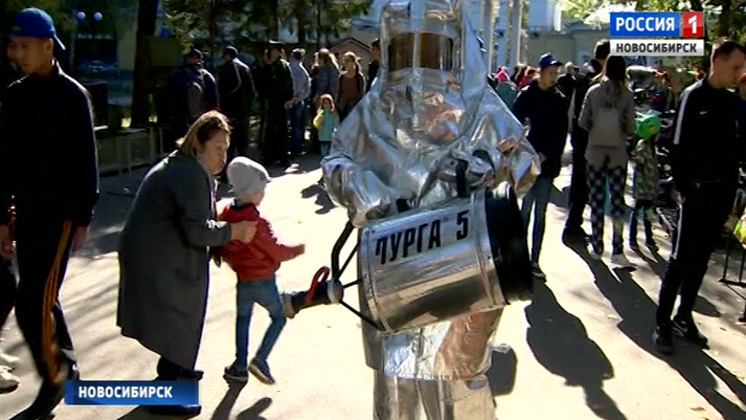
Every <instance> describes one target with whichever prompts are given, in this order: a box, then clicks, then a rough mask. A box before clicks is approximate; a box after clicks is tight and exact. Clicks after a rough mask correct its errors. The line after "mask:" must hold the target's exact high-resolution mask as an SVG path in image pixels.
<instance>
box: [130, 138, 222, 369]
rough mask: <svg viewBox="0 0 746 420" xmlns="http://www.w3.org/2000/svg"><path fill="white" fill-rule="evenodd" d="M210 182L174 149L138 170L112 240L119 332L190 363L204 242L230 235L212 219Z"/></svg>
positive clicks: (205, 274)
mask: <svg viewBox="0 0 746 420" xmlns="http://www.w3.org/2000/svg"><path fill="white" fill-rule="evenodd" d="M213 197H214V181H213V180H212V178H211V177H210V176H209V175H208V174H207V171H205V169H204V168H203V167H202V165H201V164H200V163H199V162H197V160H196V159H194V158H193V157H190V156H187V155H185V154H183V153H181V152H179V151H176V152H174V153H172V154H171V155H169V156H168V157H166V158H165V159H163V160H162V161H161V162H160V163H158V164H157V165H156V166H155V167H153V168H152V169H151V170H150V172H148V174H147V175H146V176H145V179H144V180H143V183H142V185H141V187H140V190H139V191H138V192H137V196H136V197H135V201H134V203H133V204H132V208H131V209H130V214H129V217H128V218H127V222H126V223H125V226H124V229H123V230H122V234H121V237H120V245H119V269H120V280H119V307H118V311H117V325H118V326H119V327H121V329H122V335H124V336H126V337H131V338H134V339H136V340H138V341H139V342H140V343H141V344H142V345H143V346H145V347H146V348H148V349H150V350H152V351H154V352H155V353H158V354H159V355H161V356H163V357H165V358H166V359H168V360H170V361H171V362H173V363H176V364H177V365H179V366H181V367H183V368H186V369H193V368H194V365H195V362H196V360H197V353H198V352H199V346H200V340H201V337H202V327H203V324H204V320H205V310H206V306H207V289H208V284H209V262H210V255H209V247H214V246H219V245H222V244H225V243H227V242H228V241H229V240H230V226H228V225H227V224H226V223H223V222H216V221H215V218H216V214H215V205H214V198H213Z"/></svg>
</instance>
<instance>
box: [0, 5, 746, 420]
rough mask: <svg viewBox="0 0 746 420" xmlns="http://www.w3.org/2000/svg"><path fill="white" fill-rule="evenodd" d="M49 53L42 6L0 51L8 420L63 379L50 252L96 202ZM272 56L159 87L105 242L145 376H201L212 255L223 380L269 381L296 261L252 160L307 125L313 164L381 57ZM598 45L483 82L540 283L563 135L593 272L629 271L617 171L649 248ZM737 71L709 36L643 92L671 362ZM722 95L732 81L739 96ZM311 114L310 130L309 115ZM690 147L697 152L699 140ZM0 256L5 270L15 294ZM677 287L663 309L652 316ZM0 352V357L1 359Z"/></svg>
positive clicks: (231, 54)
mask: <svg viewBox="0 0 746 420" xmlns="http://www.w3.org/2000/svg"><path fill="white" fill-rule="evenodd" d="M60 49H64V45H63V44H62V42H61V41H60V40H59V38H58V37H57V35H56V31H55V28H54V24H53V22H52V19H51V18H50V17H49V15H48V14H46V13H45V12H43V11H41V10H39V9H34V8H32V9H26V10H24V11H22V12H20V13H19V14H18V16H17V17H16V25H15V26H14V32H13V33H12V37H11V44H10V48H9V50H8V53H9V58H11V59H12V60H14V61H15V62H17V63H18V65H19V66H20V67H21V69H22V70H23V72H24V73H25V74H26V75H27V76H26V77H24V78H22V79H20V80H18V81H16V82H14V83H13V84H12V85H11V86H10V87H9V88H8V89H7V91H6V92H5V94H4V95H3V102H2V108H1V109H0V130H2V136H1V137H0V158H2V162H0V205H2V209H0V210H1V211H0V256H2V259H0V262H1V263H2V264H0V282H2V283H0V291H2V293H0V299H1V302H0V303H1V304H2V306H1V307H0V326H2V324H4V323H5V321H6V319H7V317H8V314H9V313H10V311H11V309H12V308H13V307H15V311H16V317H17V320H18V326H19V328H20V330H21V332H22V333H23V336H24V338H25V340H26V343H27V344H28V346H29V348H30V350H31V354H32V356H33V358H34V363H35V366H36V369H37V372H38V373H39V375H40V377H41V378H42V386H41V389H40V391H39V394H38V396H37V398H36V400H35V401H34V402H33V403H32V404H31V405H30V406H29V408H28V409H27V410H25V411H24V412H22V413H20V414H19V415H18V416H17V417H16V419H32V418H33V419H37V418H42V417H45V416H46V415H48V414H49V413H51V412H52V410H53V409H54V408H55V406H56V405H57V404H59V402H60V401H61V398H62V395H63V383H64V380H66V379H77V378H78V377H79V373H78V370H77V362H76V358H75V353H74V350H73V343H72V340H71V337H70V334H69V333H68V331H67V327H66V324H65V318H64V314H63V311H62V307H61V306H60V304H59V299H58V294H59V288H60V285H61V283H62V281H63V279H64V275H65V268H66V265H67V260H68V259H69V257H70V254H71V253H72V252H74V251H76V250H77V249H79V248H80V247H81V246H82V244H83V242H84V241H85V239H86V235H87V232H88V226H89V224H90V222H91V219H92V217H93V212H94V208H95V206H96V203H97V201H98V195H99V192H98V164H97V156H96V155H97V152H96V143H95V138H94V128H93V118H92V114H91V103H90V99H89V96H88V94H87V93H86V91H85V89H84V88H83V87H82V86H81V85H80V84H79V83H78V82H77V81H75V80H74V79H73V78H71V77H70V76H68V75H66V74H65V73H64V72H63V71H62V70H61V69H60V67H59V65H58V63H57V61H56V60H55V55H54V54H55V51H56V50H60ZM284 49H285V46H284V45H283V44H281V43H277V42H271V43H270V44H269V46H268V48H267V50H266V53H265V55H264V57H263V63H262V64H261V65H260V66H259V68H258V69H254V70H252V69H251V68H249V67H248V66H247V65H246V64H244V63H242V62H241V61H240V59H239V52H238V50H237V49H236V48H235V47H232V46H229V47H227V48H225V50H224V54H223V63H222V65H221V67H220V68H219V70H218V71H217V77H214V76H213V75H212V74H211V73H210V72H208V71H207V70H206V69H204V67H203V63H202V59H203V58H202V54H201V53H200V52H199V51H197V50H192V51H191V52H190V53H189V54H187V56H186V61H185V65H184V66H183V67H182V68H180V69H178V70H177V71H175V72H174V75H173V77H172V80H171V82H170V87H169V89H171V90H172V92H173V93H174V95H175V96H174V98H175V99H174V101H173V102H174V103H175V104H176V109H174V112H173V117H174V124H175V125H176V126H177V127H178V128H179V129H183V131H184V132H183V134H182V135H180V137H181V138H180V140H179V142H178V143H177V144H176V146H175V150H174V151H173V152H172V153H170V154H168V156H166V157H165V158H164V159H163V160H162V161H161V162H159V163H158V164H156V165H155V166H154V167H153V168H151V170H150V171H149V172H148V174H147V175H146V176H145V178H144V180H143V182H142V185H141V188H140V189H139V191H138V193H137V196H136V198H135V200H134V202H133V204H132V206H131V209H130V213H129V215H128V218H127V221H126V223H125V226H124V229H123V231H122V233H121V237H120V246H119V264H120V289H119V306H118V313H117V324H118V326H119V327H120V328H121V332H122V334H123V335H124V336H126V337H131V338H134V339H137V340H138V341H139V342H140V343H141V344H142V345H143V346H144V347H146V348H147V349H149V350H151V351H153V352H155V353H157V354H158V355H159V356H160V359H159V362H158V366H157V377H158V378H159V379H164V380H166V379H173V380H175V379H180V380H197V381H198V380H200V379H201V378H202V375H203V372H201V371H199V370H197V369H196V366H195V363H196V359H197V354H198V352H199V347H200V340H201V335H202V328H203V326H204V320H205V309H206V303H207V291H208V282H209V264H210V262H211V261H215V262H216V263H218V264H220V263H221V262H225V263H226V264H227V265H229V266H230V267H231V268H232V269H233V271H235V273H236V277H237V286H236V288H237V289H236V295H237V297H236V325H235V328H236V342H235V347H236V355H235V359H234V360H233V361H232V362H231V363H230V364H229V365H227V366H226V367H225V370H224V374H225V377H226V379H229V380H239V381H246V380H248V375H249V373H251V374H253V375H254V376H256V377H257V378H258V379H259V380H260V381H262V382H264V383H267V384H272V383H274V378H273V377H272V374H271V371H270V368H269V363H268V357H269V355H270V352H271V350H272V348H273V346H274V344H275V343H276V342H277V340H278V337H279V336H280V333H281V331H282V329H283V327H284V325H285V317H284V316H283V314H282V311H281V304H280V299H279V293H278V287H277V284H276V279H275V274H276V272H277V270H278V269H279V267H280V264H281V263H282V262H284V261H287V260H290V259H292V258H295V257H297V256H299V255H301V254H302V253H303V252H304V251H305V247H304V246H303V245H293V246H289V245H284V244H282V243H281V242H280V241H278V240H277V238H276V237H275V235H274V234H273V233H272V229H271V226H270V224H269V223H268V222H267V220H266V219H265V218H263V217H262V215H261V213H260V212H259V206H260V205H261V202H262V200H263V198H264V195H265V193H266V187H267V185H268V183H269V182H270V177H269V174H268V172H267V168H266V167H267V166H269V165H272V164H275V163H280V164H287V162H288V161H289V159H291V157H292V156H294V155H295V156H297V155H300V154H302V153H304V152H305V150H304V145H305V144H306V141H305V140H306V133H307V128H308V131H310V133H311V136H310V138H311V142H312V144H314V143H315V144H318V146H319V149H320V150H321V151H322V154H327V153H328V151H329V145H330V143H331V141H332V138H333V133H334V130H336V129H339V127H340V124H343V122H344V120H345V118H346V117H347V115H348V114H349V113H350V111H351V110H352V109H353V108H354V107H355V105H356V104H357V102H358V101H360V99H361V98H362V97H363V96H364V95H365V93H366V91H367V90H369V89H370V87H371V84H372V83H373V81H374V80H375V77H376V74H377V72H378V68H379V65H380V64H379V60H380V44H379V43H378V42H374V43H373V44H372V45H371V50H372V55H373V61H372V62H371V64H370V67H369V69H368V71H367V76H366V75H364V74H363V71H362V69H361V68H360V63H359V59H358V57H357V56H356V55H355V54H353V53H351V52H348V53H345V54H343V55H342V64H341V65H340V64H338V62H337V59H336V57H335V55H334V54H333V53H331V52H330V51H329V50H326V49H321V50H319V51H318V52H317V53H315V54H314V65H313V66H312V67H311V68H310V69H309V68H306V65H305V52H304V51H303V50H301V49H296V50H293V51H292V52H291V58H290V60H289V61H286V59H285V52H284ZM610 52H611V51H610V45H609V42H608V41H599V42H598V43H597V45H596V47H595V51H594V58H593V60H592V61H591V63H590V64H589V66H588V67H587V68H585V69H584V70H583V71H581V70H580V69H579V68H578V67H576V66H574V65H572V63H567V64H563V63H561V62H560V61H559V60H557V59H555V57H554V56H552V54H551V53H547V54H544V55H542V57H541V58H540V59H539V61H538V63H537V67H536V68H525V69H524V68H521V69H517V70H516V71H515V72H514V74H513V76H512V77H511V76H509V75H508V74H507V71H506V69H504V68H501V69H499V71H498V73H497V74H496V76H495V79H496V80H497V81H498V82H499V83H512V84H514V85H516V86H518V87H520V90H519V91H518V93H517V95H516V97H515V99H514V100H512V99H510V100H509V99H506V100H505V102H506V103H507V104H508V106H509V107H510V108H511V109H512V110H513V113H514V114H515V116H516V118H517V119H518V120H519V121H520V122H521V123H524V124H527V125H528V126H530V130H529V132H528V140H529V141H530V143H531V144H532V146H533V147H534V149H535V151H536V152H537V153H538V154H539V156H540V159H541V175H540V176H539V178H538V179H537V181H536V182H535V183H534V185H533V187H532V188H531V189H530V191H529V192H528V193H527V195H526V196H525V197H524V199H523V202H522V209H521V210H522V213H523V216H524V221H525V226H526V231H527V232H528V227H529V226H530V225H531V224H530V223H529V222H530V220H532V219H533V230H532V232H531V235H530V237H531V238H532V240H531V253H530V256H531V260H532V262H533V269H534V275H535V277H537V278H545V277H546V274H545V273H544V272H543V270H542V269H541V267H540V260H541V258H540V256H541V247H542V241H543V237H544V229H545V225H546V217H545V216H546V211H547V206H548V203H549V198H550V195H551V192H552V189H553V183H554V180H555V178H556V177H557V176H558V175H559V173H560V169H561V167H562V163H561V159H562V154H563V151H564V148H565V143H566V139H567V136H568V134H569V135H570V141H571V143H572V147H573V153H572V177H571V193H570V203H569V204H570V212H569V215H568V219H567V222H566V225H565V229H564V233H563V239H564V241H565V242H567V243H575V244H586V243H589V245H590V247H589V249H588V252H589V254H590V255H591V257H593V258H595V259H601V258H602V255H603V254H604V249H605V246H604V242H603V238H604V236H603V231H604V222H605V213H606V208H607V206H608V207H609V208H610V213H611V219H612V229H613V235H612V238H613V239H612V243H611V248H612V251H611V262H612V263H613V264H617V265H619V266H621V267H624V268H629V267H632V264H631V263H630V262H629V260H628V259H627V258H626V257H625V256H624V239H623V236H624V229H625V226H626V224H627V221H626V220H625V219H624V217H625V211H624V206H625V201H624V193H625V187H626V179H627V167H628V163H629V160H630V159H631V160H632V161H633V162H634V171H635V172H634V197H635V206H634V211H633V214H632V218H631V219H630V220H629V242H628V243H629V246H630V247H637V246H638V245H637V240H636V238H637V219H638V217H639V216H642V218H643V226H644V229H645V234H646V241H645V244H646V245H647V246H649V247H651V248H653V249H657V244H656V242H655V240H654V237H653V232H652V222H651V218H650V210H651V206H652V202H653V200H654V197H655V194H656V191H657V182H658V179H657V178H658V174H657V170H656V162H655V145H654V142H655V137H653V136H651V137H646V138H640V139H638V138H637V130H636V125H635V120H636V109H635V103H634V100H633V93H632V92H631V91H630V89H629V88H628V85H627V72H626V70H627V64H626V61H625V60H624V58H623V57H619V56H614V55H611V54H610ZM745 65H746V50H745V49H744V47H743V46H741V45H739V44H737V43H735V42H732V41H724V42H721V43H718V44H717V45H715V47H714V48H713V53H712V56H711V63H710V67H709V69H708V71H707V73H706V74H704V75H703V77H702V78H701V80H699V81H697V82H695V83H694V84H692V85H691V86H689V87H688V88H686V89H685V90H684V91H683V93H682V94H681V96H680V98H678V100H676V98H674V97H673V96H674V95H673V93H672V92H671V91H670V89H669V88H668V86H667V85H666V83H667V82H666V81H667V78H666V75H665V74H661V75H660V77H659V79H660V80H661V86H662V89H663V90H662V91H661V92H663V93H665V94H666V95H667V96H666V98H665V100H664V104H665V105H664V108H668V107H669V106H670V107H675V108H676V109H677V112H678V114H677V118H676V122H675V135H674V139H673V144H674V147H675V153H674V156H673V177H674V182H675V184H676V188H677V190H678V192H679V194H680V197H681V199H680V202H681V212H680V216H679V227H678V230H679V231H678V235H677V240H676V243H675V244H674V247H673V252H672V254H671V259H670V263H669V266H668V269H667V271H666V273H665V275H664V277H663V282H662V286H661V290H660V296H659V307H658V312H657V314H656V319H655V329H654V342H655V345H656V348H657V349H658V350H659V351H661V352H663V353H671V352H672V351H673V341H672V334H678V335H680V336H682V337H683V338H685V339H687V340H689V341H692V342H695V343H697V344H698V345H701V346H705V345H706V343H707V339H706V337H704V336H703V335H702V334H701V332H699V330H698V329H697V327H696V324H695V323H694V320H693V318H692V308H693V304H694V300H695V298H696V296H697V294H698V290H699V287H700V285H701V283H702V279H703V276H704V274H705V271H706V268H707V261H708V259H709V257H710V254H711V253H712V252H713V250H714V247H715V243H716V239H717V236H718V235H719V234H720V232H721V230H722V226H723V223H724V221H725V218H726V216H727V214H728V213H729V211H730V210H731V206H732V203H733V197H734V195H735V189H736V181H737V176H738V164H739V163H740V161H741V160H742V156H740V155H739V154H737V153H733V151H734V150H741V148H740V147H739V145H738V142H739V141H741V142H742V141H746V136H744V131H746V130H745V128H746V124H744V123H743V122H744V121H745V119H746V114H745V113H744V110H745V109H746V107H745V106H744V103H746V75H745V73H744V72H745ZM562 69H564V70H565V71H564V74H561V73H563V72H562V71H561V70H562ZM730 88H740V90H739V93H740V98H739V96H738V94H736V93H733V92H731V91H730V90H729V89H730ZM498 93H499V88H498ZM255 96H258V98H259V99H260V101H261V106H260V109H261V111H262V115H261V116H262V122H261V130H260V133H261V134H260V136H261V138H260V139H259V143H260V147H261V151H262V163H263V164H262V163H259V162H255V161H253V160H251V159H248V158H247V156H246V155H247V153H248V150H247V148H248V144H249V138H248V136H249V134H248V133H249V130H248V117H249V116H250V113H251V109H252V105H251V104H252V101H253V99H254V97H255ZM501 96H502V95H501ZM218 110H219V111H218ZM311 115H313V116H314V118H308V117H309V116H311ZM39 121H43V122H44V123H43V124H40V123H39ZM737 121H739V123H737ZM309 122H310V123H311V124H310V127H307V125H308V124H309ZM343 127H344V126H342V128H341V129H343ZM738 130H740V132H739V131H738ZM59 133H67V135H69V141H67V142H60V141H59ZM703 138H707V139H708V142H710V143H711V147H705V148H703V147H701V139H703ZM630 139H634V141H632V142H630ZM638 140H639V141H638ZM630 143H632V144H630ZM30 155H33V156H35V160H34V161H33V162H31V163H29V161H28V159H26V158H25V157H27V156H30ZM21 164H23V165H29V164H33V165H34V167H33V170H29V168H28V166H24V168H20V167H19V165H21ZM221 177H224V178H225V179H226V182H228V183H229V184H230V185H231V186H232V188H233V192H234V194H235V199H234V200H233V201H232V202H231V203H230V204H228V205H226V206H224V207H223V208H218V203H217V201H216V186H215V184H216V182H215V181H216V179H218V178H221ZM50 202H52V203H54V208H53V209H50V207H49V203H50ZM586 205H589V206H590V209H591V218H590V222H591V234H590V235H587V234H586V232H585V231H584V230H583V228H582V224H583V221H584V220H583V212H584V209H585V207H586ZM532 215H533V217H532ZM12 260H15V261H16V263H17V270H16V271H17V273H18V275H19V281H18V283H17V284H16V278H15V276H14V274H13V272H12V271H11V267H10V265H11V261H12ZM679 293H680V294H681V301H680V306H679V308H678V312H677V314H676V316H674V317H673V319H671V315H672V313H673V308H674V303H675V300H676V297H677V295H678V294H679ZM254 303H257V304H259V305H261V306H263V307H265V308H266V309H267V310H268V312H269V314H270V317H271V319H272V322H271V324H270V326H269V328H268V330H267V332H266V333H265V335H264V338H263V341H262V344H261V346H260V347H259V349H258V351H257V353H256V355H255V356H254V357H252V358H251V359H249V356H248V354H247V348H248V327H249V323H250V321H251V317H252V308H253V304H254ZM2 357H3V358H2V359H0V363H3V364H4V365H6V364H7V365H10V364H12V363H13V362H14V360H12V358H11V357H8V356H2ZM17 385H18V378H16V377H15V376H13V375H12V373H11V367H10V366H7V367H2V368H0V387H2V388H3V389H4V390H10V389H13V388H14V387H16V386H17ZM152 409H153V411H154V412H156V413H159V414H192V415H193V414H197V413H199V411H200V407H199V406H159V407H152Z"/></svg>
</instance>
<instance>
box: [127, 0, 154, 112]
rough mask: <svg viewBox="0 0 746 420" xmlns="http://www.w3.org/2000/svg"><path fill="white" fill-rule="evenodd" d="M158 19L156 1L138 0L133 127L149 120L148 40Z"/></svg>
mask: <svg viewBox="0 0 746 420" xmlns="http://www.w3.org/2000/svg"><path fill="white" fill-rule="evenodd" d="M157 17H158V0H139V6H138V10H137V50H136V52H135V74H134V77H133V79H134V80H133V87H132V121H131V125H132V126H133V127H144V126H146V125H147V124H148V122H149V120H150V101H149V100H148V93H149V92H148V90H149V89H148V84H149V81H148V80H149V73H150V48H149V47H148V44H149V43H148V40H149V39H150V37H152V36H153V34H154V33H155V21H156V19H157Z"/></svg>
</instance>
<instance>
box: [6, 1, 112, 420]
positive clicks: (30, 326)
mask: <svg viewBox="0 0 746 420" xmlns="http://www.w3.org/2000/svg"><path fill="white" fill-rule="evenodd" d="M10 48H11V49H12V50H13V54H12V56H13V57H14V59H15V60H16V61H17V62H18V64H19V66H20V67H21V69H22V70H23V72H24V73H25V74H27V76H26V77H24V78H23V79H21V80H18V81H16V82H14V83H13V84H11V85H10V86H9V87H8V89H7V91H6V93H5V96H4V101H3V105H2V108H1V109H0V130H2V136H1V137H0V159H2V161H1V162H0V254H1V255H2V257H4V258H6V259H10V258H12V257H13V253H14V251H15V254H16V257H17V262H18V273H19V278H20V279H19V284H18V291H17V295H16V307H15V310H16V319H17V321H18V326H19V327H20V329H21V331H22V332H23V336H24V338H25V339H26V343H27V344H28V347H29V349H30V350H31V355H32V356H33V358H34V362H35V364H36V370H37V372H38V373H39V375H40V376H41V378H42V385H41V389H40V391H39V394H38V396H37V397H36V400H35V401H34V402H33V404H32V405H31V406H30V407H29V408H27V409H26V410H25V411H24V412H22V413H21V414H19V415H18V416H17V417H14V418H17V419H38V418H45V417H46V416H47V415H49V414H50V413H51V412H52V410H53V409H54V408H55V407H56V406H57V404H59V402H60V400H61V399H62V396H63V384H64V380H65V379H77V378H78V376H79V375H78V371H77V366H76V361H75V357H74V354H73V346H72V341H71V339H70V334H69V333H68V330H67V325H66V324H65V317H64V316H63V313H62V307H61V306H60V303H59V289H60V285H61V284H62V280H63V278H64V276H65V269H66V267H67V261H68V258H69V256H70V253H71V252H72V251H75V250H77V249H79V248H80V247H81V246H82V244H83V241H84V240H85V238H86V236H87V233H88V225H89V224H90V222H91V219H92V217H93V209H94V206H95V204H96V203H97V201H98V196H99V189H98V185H99V180H98V158H97V152H96V141H95V137H94V131H93V116H92V112H91V100H90V96H89V94H88V92H87V91H86V90H85V88H84V87H83V86H81V85H80V83H78V82H77V81H75V80H74V79H73V78H71V77H70V76H68V75H66V74H65V73H64V72H63V71H62V69H60V65H59V63H58V62H57V60H55V58H54V51H55V48H56V49H57V50H62V49H64V45H63V44H62V43H61V42H60V41H59V38H57V35H56V31H55V28H54V23H53V21H52V18H51V17H50V16H49V15H48V14H47V13H46V12H44V11H42V10H39V9H36V8H30V9H24V10H23V11H21V12H19V13H18V15H17V16H16V20H15V25H14V26H13V27H12V28H11V46H10ZM11 204H13V205H15V222H14V224H13V225H14V238H12V237H11V231H10V227H9V209H10V206H11ZM13 239H15V242H16V248H15V250H14V248H13Z"/></svg>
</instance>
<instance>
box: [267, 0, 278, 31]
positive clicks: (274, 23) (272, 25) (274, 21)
mask: <svg viewBox="0 0 746 420" xmlns="http://www.w3.org/2000/svg"><path fill="white" fill-rule="evenodd" d="M278 3H279V1H278V0H272V8H271V9H270V11H269V16H270V19H269V37H270V38H271V39H273V40H276V41H279V38H280V19H279V15H278V12H277V8H278V7H280V6H279V4H278Z"/></svg>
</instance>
